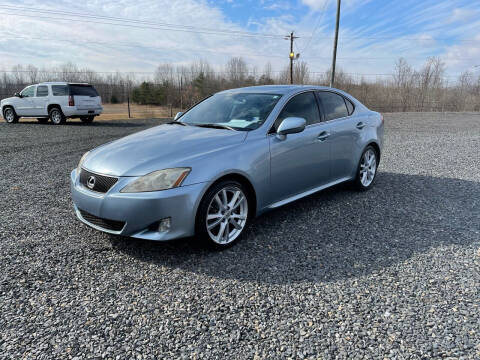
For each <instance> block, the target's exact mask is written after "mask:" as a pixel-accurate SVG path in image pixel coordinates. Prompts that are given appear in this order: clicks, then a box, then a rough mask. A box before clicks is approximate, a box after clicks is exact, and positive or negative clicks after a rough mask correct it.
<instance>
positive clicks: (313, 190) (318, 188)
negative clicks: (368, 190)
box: [266, 177, 351, 209]
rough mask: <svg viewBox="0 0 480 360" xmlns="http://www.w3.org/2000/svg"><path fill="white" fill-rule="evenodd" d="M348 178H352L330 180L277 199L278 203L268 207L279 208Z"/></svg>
mask: <svg viewBox="0 0 480 360" xmlns="http://www.w3.org/2000/svg"><path fill="white" fill-rule="evenodd" d="M348 180H351V178H349V177H345V178H341V179H338V180H335V181H332V182H330V183H328V184H325V185H322V186H318V187H316V188H313V189H310V190H308V191H305V192H303V193H300V194H297V195H294V196H291V197H289V198H286V199H284V200H280V201H277V202H276V203H273V204H271V205H269V206H267V207H266V208H267V209H275V208H278V207H280V206H283V205H285V204H288V203H291V202H292V201H295V200H298V199H301V198H303V197H305V196H308V195H311V194H313V193H316V192H318V191H320V190H324V189H326V188H329V187H331V186H334V185H337V184H340V183H342V182H345V181H348Z"/></svg>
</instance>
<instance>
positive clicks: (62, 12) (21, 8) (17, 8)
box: [0, 5, 281, 37]
mask: <svg viewBox="0 0 480 360" xmlns="http://www.w3.org/2000/svg"><path fill="white" fill-rule="evenodd" d="M0 8H3V9H4V10H9V11H17V12H18V11H27V12H35V13H44V14H53V15H67V16H74V17H81V18H82V19H83V18H90V19H103V20H108V21H115V22H124V23H134V24H143V25H152V26H155V27H158V26H166V27H172V28H178V29H181V30H185V29H188V30H192V31H206V32H214V33H228V34H235V35H247V36H266V37H280V36H281V35H278V34H267V33H257V32H251V31H239V30H229V29H212V28H203V27H197V26H191V25H182V24H172V23H164V22H153V21H147V20H137V19H129V18H122V17H114V16H105V15H94V14H87V13H78V12H72V11H65V10H49V9H39V8H32V7H25V6H11V5H0ZM19 16H20V15H19ZM24 16H32V15H24ZM109 24H110V23H109ZM118 25H120V24H118ZM172 30H173V29H172Z"/></svg>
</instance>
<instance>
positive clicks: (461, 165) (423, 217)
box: [0, 114, 480, 359]
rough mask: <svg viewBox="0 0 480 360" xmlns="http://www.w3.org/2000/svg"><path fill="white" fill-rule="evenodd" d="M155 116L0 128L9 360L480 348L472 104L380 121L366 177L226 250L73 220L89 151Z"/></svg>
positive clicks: (478, 133)
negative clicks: (363, 189)
mask: <svg viewBox="0 0 480 360" xmlns="http://www.w3.org/2000/svg"><path fill="white" fill-rule="evenodd" d="M156 124H158V120H147V121H143V120H135V121H133V120H132V121H129V122H128V121H123V122H122V121H110V122H97V123H93V124H92V125H91V126H88V125H82V124H79V123H74V122H71V123H70V124H68V123H67V125H65V126H52V125H40V124H37V123H36V121H33V122H28V121H27V122H26V121H23V122H21V123H19V124H16V125H8V124H6V123H4V122H3V123H0V169H1V173H2V176H1V177H0V185H1V186H0V216H1V219H2V221H1V224H0V258H1V262H0V264H1V271H0V279H1V288H0V309H1V310H0V311H1V316H0V358H5V359H21V358H29V359H50V358H87V357H88V358H93V357H95V358H100V357H104V358H114V359H133V358H136V359H144V358H145V359H153V358H204V359H213V358H228V359H232V358H239V359H243V358H272V359H279V358H289V357H290V358H300V359H301V358H322V359H323V358H325V359H330V358H332V359H334V358H347V357H349V358H398V359H416V358H445V357H450V358H466V359H467V358H468V359H474V358H476V359H479V358H480V308H479V307H480V155H479V149H480V115H479V114H446V115H444V114H396V115H386V148H385V150H384V154H383V157H382V162H381V165H380V173H379V174H378V178H377V183H376V186H375V187H374V189H372V190H371V191H369V192H367V193H356V192H354V191H351V190H350V189H349V187H347V186H345V185H340V186H338V187H336V188H334V189H330V190H327V191H324V192H321V193H319V194H315V195H313V196H311V197H308V198H306V199H303V200H300V201H297V202H295V203H293V204H290V205H287V206H285V207H283V208H281V209H278V210H275V211H272V212H270V213H267V214H265V215H263V216H261V217H260V218H258V219H256V220H255V222H254V223H253V226H252V227H251V228H250V229H249V230H248V232H247V234H246V237H245V238H244V239H243V241H242V242H240V243H239V244H238V245H237V246H235V247H233V248H231V249H229V250H227V251H224V252H220V253H212V252H208V251H205V250H204V249H202V248H201V247H199V246H198V245H196V243H195V239H186V240H179V241H175V242H170V243H154V242H147V241H139V240H133V239H128V238H118V237H113V236H109V235H107V234H103V233H100V232H97V231H95V230H92V229H90V228H88V227H86V226H84V225H82V224H81V223H79V222H78V221H77V220H76V219H75V217H74V214H73V211H72V206H71V200H70V193H69V183H68V181H69V173H70V171H71V169H73V168H74V167H75V166H76V165H77V162H78V160H79V158H80V156H81V155H82V153H84V152H85V151H87V150H89V149H91V148H92V147H94V146H97V145H100V144H102V143H105V142H107V141H110V140H112V139H116V138H119V137H121V136H124V135H126V134H129V133H133V132H136V131H140V130H142V129H144V128H147V127H150V126H154V125H156Z"/></svg>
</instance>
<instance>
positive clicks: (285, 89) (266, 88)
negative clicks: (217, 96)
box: [221, 85, 343, 95]
mask: <svg viewBox="0 0 480 360" xmlns="http://www.w3.org/2000/svg"><path fill="white" fill-rule="evenodd" d="M304 90H335V91H338V92H342V93H343V91H341V90H338V89H334V88H330V87H327V86H315V85H259V86H249V87H243V88H237V89H229V90H225V91H221V92H222V93H246V92H248V93H265V94H281V95H285V94H290V93H295V92H299V91H304Z"/></svg>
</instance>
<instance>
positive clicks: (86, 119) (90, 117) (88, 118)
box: [80, 116, 95, 124]
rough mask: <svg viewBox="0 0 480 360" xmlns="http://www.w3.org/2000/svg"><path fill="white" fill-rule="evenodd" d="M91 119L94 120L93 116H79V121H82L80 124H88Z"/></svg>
mask: <svg viewBox="0 0 480 360" xmlns="http://www.w3.org/2000/svg"><path fill="white" fill-rule="evenodd" d="M93 119H95V116H81V117H80V120H82V122H84V123H85V124H90V123H91V122H92V121H93Z"/></svg>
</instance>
